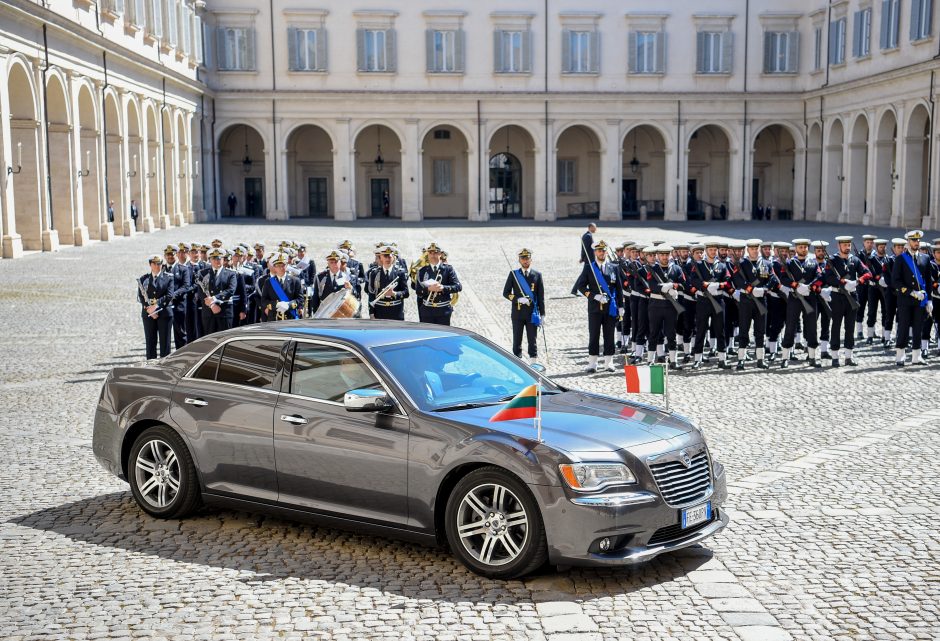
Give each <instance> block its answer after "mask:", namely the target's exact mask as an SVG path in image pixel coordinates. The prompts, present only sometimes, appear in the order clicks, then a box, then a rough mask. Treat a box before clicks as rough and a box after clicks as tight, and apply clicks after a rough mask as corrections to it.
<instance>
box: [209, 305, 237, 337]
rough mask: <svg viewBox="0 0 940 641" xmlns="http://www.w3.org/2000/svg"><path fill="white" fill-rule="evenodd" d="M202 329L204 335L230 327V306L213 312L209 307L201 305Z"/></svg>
mask: <svg viewBox="0 0 940 641" xmlns="http://www.w3.org/2000/svg"><path fill="white" fill-rule="evenodd" d="M202 329H203V331H204V332H205V335H206V336H208V335H209V334H214V333H215V332H222V331H225V330H227V329H232V308H231V307H229V308H228V309H224V308H223V309H222V311H221V312H219V313H218V314H213V313H212V309H211V308H209V307H203V309H202Z"/></svg>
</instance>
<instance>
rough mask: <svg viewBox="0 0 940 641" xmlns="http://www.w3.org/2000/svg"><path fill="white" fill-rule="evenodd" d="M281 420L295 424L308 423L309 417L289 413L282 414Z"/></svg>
mask: <svg viewBox="0 0 940 641" xmlns="http://www.w3.org/2000/svg"><path fill="white" fill-rule="evenodd" d="M281 420H282V421H284V422H285V423H293V424H294V425H306V424H307V419H305V418H304V417H303V416H290V415H288V414H281Z"/></svg>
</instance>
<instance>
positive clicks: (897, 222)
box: [891, 104, 908, 227]
mask: <svg viewBox="0 0 940 641" xmlns="http://www.w3.org/2000/svg"><path fill="white" fill-rule="evenodd" d="M897 118H898V120H897V136H896V140H895V144H894V166H895V168H896V169H895V173H896V174H897V175H898V179H897V180H895V181H894V190H893V192H892V194H891V227H900V226H901V225H902V221H903V220H904V213H903V210H902V203H903V202H904V192H905V189H904V183H905V180H904V177H905V176H906V175H907V169H908V168H907V163H906V162H905V159H906V158H907V153H906V151H907V150H906V148H905V140H906V131H905V128H904V123H905V122H906V120H905V118H907V109H906V107H905V105H903V104H900V105H898V107H897Z"/></svg>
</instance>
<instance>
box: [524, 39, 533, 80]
mask: <svg viewBox="0 0 940 641" xmlns="http://www.w3.org/2000/svg"><path fill="white" fill-rule="evenodd" d="M522 70H523V71H524V72H525V73H531V72H532V31H531V30H526V31H523V32H522Z"/></svg>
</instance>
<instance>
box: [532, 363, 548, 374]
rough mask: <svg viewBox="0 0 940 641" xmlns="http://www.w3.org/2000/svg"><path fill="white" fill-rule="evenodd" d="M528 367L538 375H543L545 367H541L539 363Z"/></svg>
mask: <svg viewBox="0 0 940 641" xmlns="http://www.w3.org/2000/svg"><path fill="white" fill-rule="evenodd" d="M529 367H530V368H532V369H534V370H535V371H536V372H538V373H539V374H544V373H545V366H544V365H542V364H541V363H532V364H531V365H529Z"/></svg>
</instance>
